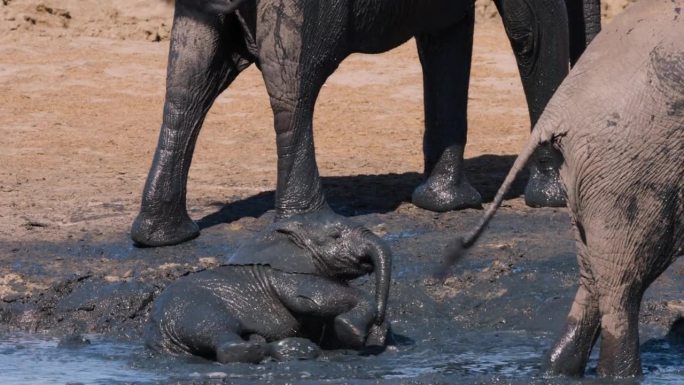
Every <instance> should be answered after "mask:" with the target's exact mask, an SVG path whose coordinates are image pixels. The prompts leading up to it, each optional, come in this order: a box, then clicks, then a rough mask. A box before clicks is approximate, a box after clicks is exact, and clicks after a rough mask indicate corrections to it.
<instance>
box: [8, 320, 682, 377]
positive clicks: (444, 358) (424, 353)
mask: <svg viewBox="0 0 684 385" xmlns="http://www.w3.org/2000/svg"><path fill="white" fill-rule="evenodd" d="M459 334H460V335H459V336H458V337H455V338H452V339H450V340H444V341H439V342H438V341H421V342H417V343H413V342H412V343H404V344H402V345H401V346H399V347H398V349H397V351H394V352H386V353H384V354H382V355H379V356H359V355H357V354H351V353H349V354H345V353H344V352H330V353H327V354H326V355H325V356H324V357H322V358H320V359H318V360H316V361H295V362H284V363H277V362H266V363H264V364H261V365H247V364H232V365H218V364H215V363H211V362H209V361H205V360H201V359H196V358H188V357H184V358H168V357H159V356H154V355H152V354H151V353H150V352H148V351H147V350H146V349H145V348H144V347H143V346H142V345H141V344H134V343H122V342H113V341H108V340H103V339H99V338H98V337H97V336H90V337H88V339H89V340H90V341H91V343H90V344H82V345H79V346H70V347H64V346H61V345H60V344H59V341H58V340H57V339H49V338H41V337H39V336H36V335H28V334H13V335H4V336H0V373H2V376H1V377H2V379H1V381H0V382H1V383H2V384H3V385H19V384H21V385H29V384H30V385H42V384H50V385H52V384H97V385H115V384H169V383H178V384H194V383H208V384H212V383H231V384H233V383H234V384H242V383H245V384H247V383H273V384H281V383H288V384H297V383H299V384H313V383H322V382H324V383H332V384H367V383H387V384H401V383H412V384H413V383H425V384H437V383H453V381H458V382H457V383H459V384H464V383H465V384H468V383H473V384H474V383H477V384H489V383H492V384H494V383H496V384H502V383H503V384H507V383H515V384H517V383H528V384H529V383H539V384H542V383H544V384H546V383H554V384H566V383H567V384H576V383H586V384H594V383H605V381H600V380H599V379H597V378H596V377H595V372H593V371H592V370H591V369H590V370H589V372H588V375H587V378H585V379H584V380H582V381H579V382H578V381H577V380H570V379H562V378H553V379H550V378H544V377H543V376H542V375H541V373H540V362H541V359H542V356H543V352H544V350H545V349H547V348H548V346H549V345H550V344H551V341H552V336H550V335H547V334H537V335H531V334H530V333H526V332H491V333H487V334H482V333H477V332H468V333H459ZM642 350H643V357H642V360H643V366H644V372H645V373H646V376H645V377H644V379H643V380H642V381H640V382H639V383H641V384H665V385H671V384H672V385H674V384H681V383H683V382H684V351H682V350H681V349H673V348H672V347H671V346H669V344H668V343H667V342H666V341H664V340H650V341H648V342H647V343H646V344H645V345H643V346H642ZM595 366H596V357H595V356H594V357H593V359H592V360H591V362H590V363H589V368H592V367H595Z"/></svg>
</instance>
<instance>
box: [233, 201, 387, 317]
mask: <svg viewBox="0 0 684 385" xmlns="http://www.w3.org/2000/svg"><path fill="white" fill-rule="evenodd" d="M229 264H232V265H253V264H257V265H268V266H271V267H272V268H275V269H278V270H282V271H286V272H291V273H304V274H316V275H320V276H325V277H329V278H332V279H337V280H342V281H348V280H351V279H354V278H357V277H360V276H362V275H365V274H370V273H372V272H375V299H376V303H377V313H376V324H378V325H380V324H382V322H383V321H384V318H385V311H386V308H387V297H388V294H389V288H390V273H391V252H390V250H389V247H388V246H387V245H386V244H385V242H383V241H382V240H381V239H380V238H379V237H378V236H377V235H375V234H373V233H372V232H370V231H368V230H366V229H365V228H364V227H363V226H361V225H359V224H356V223H354V222H353V221H350V220H349V219H347V218H345V217H342V216H339V215H336V214H334V213H332V212H331V211H328V210H324V211H316V212H313V213H307V214H300V215H296V216H293V217H290V218H288V219H284V220H282V221H279V222H276V223H274V224H273V225H271V226H269V227H268V228H267V229H266V230H265V231H263V232H261V233H260V234H258V235H257V236H256V237H254V238H253V239H251V240H250V241H248V242H247V243H245V244H243V245H242V246H241V247H240V248H239V249H238V250H237V251H236V253H235V254H234V255H233V256H232V257H231V258H230V260H229Z"/></svg>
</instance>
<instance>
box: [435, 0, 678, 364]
mask: <svg viewBox="0 0 684 385" xmlns="http://www.w3.org/2000/svg"><path fill="white" fill-rule="evenodd" d="M682 9H684V1H683V0H652V1H643V2H638V3H636V4H634V5H632V6H631V7H630V8H628V9H627V10H626V11H625V12H624V14H622V15H620V16H619V17H617V18H616V19H615V20H614V21H613V22H612V23H611V25H610V28H609V29H608V30H605V31H604V32H602V33H600V34H599V35H598V36H597V37H596V39H595V40H594V42H593V43H592V44H591V45H590V46H589V47H588V49H587V51H586V52H585V53H584V55H583V56H582V58H581V59H580V60H579V62H578V63H577V65H576V66H575V67H574V68H573V70H572V71H571V72H570V75H569V76H568V78H567V79H566V80H565V81H564V82H563V84H562V85H561V86H560V87H559V89H558V92H556V94H555V95H554V96H553V98H552V99H551V101H550V102H549V104H548V106H547V108H546V110H545V111H544V113H543V115H542V116H541V118H540V120H539V122H538V124H537V125H536V127H535V128H534V131H533V132H532V136H531V138H530V141H529V142H528V144H527V146H526V148H525V150H524V151H523V153H522V154H521V155H520V157H519V158H518V159H517V160H516V162H515V164H514V166H513V169H512V170H511V173H510V174H509V175H508V177H507V178H506V180H505V182H504V185H503V186H502V188H501V189H500V190H499V193H498V194H497V197H496V198H495V203H494V204H493V205H492V206H491V207H490V208H488V209H487V213H486V214H485V216H484V217H483V219H482V221H481V222H480V225H479V226H478V227H477V228H476V230H475V231H474V232H473V233H471V234H470V235H469V236H468V237H467V238H465V239H463V240H459V241H457V242H455V243H453V244H451V245H450V248H449V250H450V255H449V257H448V259H450V260H451V261H452V262H453V261H455V260H457V259H458V258H459V257H460V256H461V255H462V251H463V248H468V247H470V246H471V245H472V244H473V243H474V242H475V240H476V239H477V238H478V237H479V235H480V234H481V233H482V230H483V229H484V227H485V225H486V224H487V222H488V221H489V219H491V217H492V215H493V214H494V212H495V211H496V208H497V207H498V206H499V205H500V204H501V201H502V199H503V194H504V193H505V191H506V190H507V189H508V188H510V185H511V183H512V181H513V178H514V177H515V175H516V174H517V173H518V172H519V171H520V169H521V168H522V167H523V165H524V163H525V162H526V160H527V159H529V157H530V156H531V154H532V153H533V151H534V150H535V148H537V146H538V145H539V144H540V143H550V144H552V145H553V146H555V147H557V148H558V149H559V150H560V151H561V153H562V155H563V157H564V159H565V161H564V164H563V166H562V168H561V177H562V180H563V184H564V186H565V189H566V191H567V197H568V206H569V208H570V210H571V218H572V221H573V226H574V229H575V233H576V238H577V254H578V261H579V265H580V282H579V289H578V291H577V294H576V297H575V301H574V303H573V305H572V308H571V310H570V314H569V315H568V319H567V325H566V328H565V332H564V333H563V335H562V336H561V337H560V339H559V340H558V342H557V343H556V345H555V346H554V347H553V348H552V350H551V352H550V354H549V357H548V362H547V367H548V369H549V371H551V372H552V373H562V374H568V375H575V376H580V375H582V374H583V373H584V369H585V366H586V364H587V360H588V358H589V354H590V352H591V350H592V348H593V345H594V344H595V342H596V339H597V337H598V336H599V335H600V336H601V344H600V345H601V346H600V356H599V363H598V373H599V375H602V376H618V377H624V376H635V375H639V374H641V372H642V369H641V362H640V354H639V307H640V304H641V299H642V296H643V294H644V291H646V289H647V288H648V286H649V285H650V284H651V283H652V282H653V281H654V280H655V279H656V278H657V277H658V276H659V275H660V274H661V273H662V272H663V271H664V270H665V269H666V268H667V267H668V266H669V265H670V264H671V263H672V262H673V261H674V260H675V259H676V258H677V257H678V256H681V255H684V163H683V162H684V161H683V160H684V39H682V36H684V17H683V16H682Z"/></svg>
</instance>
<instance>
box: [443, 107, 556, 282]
mask: <svg viewBox="0 0 684 385" xmlns="http://www.w3.org/2000/svg"><path fill="white" fill-rule="evenodd" d="M557 123H558V121H557V120H556V119H554V118H553V117H552V116H551V114H550V113H549V111H548V108H547V110H546V111H545V112H544V115H542V117H541V118H540V119H539V123H538V124H537V125H536V126H535V128H534V130H532V133H531V134H530V137H529V139H528V140H527V143H526V144H525V147H524V148H523V150H522V152H521V153H520V154H519V155H518V157H517V159H516V160H515V162H514V163H513V166H512V167H511V170H510V171H509V172H508V175H506V179H504V181H503V183H502V184H501V187H499V190H498V191H497V192H496V196H495V197H494V201H493V202H492V203H491V204H490V205H489V207H487V209H486V210H485V212H484V214H483V215H482V218H480V221H479V222H478V224H477V226H475V229H474V230H473V231H472V232H470V233H469V234H468V235H466V236H465V237H457V238H456V239H454V240H452V241H451V242H449V244H448V245H447V247H446V250H445V256H444V259H443V261H442V265H441V266H440V268H439V270H438V271H436V272H435V276H436V277H437V278H440V279H443V278H445V277H446V275H447V274H448V272H449V269H450V267H451V266H452V265H454V264H455V263H456V262H458V261H459V260H461V259H462V258H463V256H465V254H466V251H467V250H468V249H469V248H470V247H471V246H473V244H475V242H476V241H477V240H478V239H479V238H480V235H482V233H483V232H484V230H485V229H486V228H487V224H489V221H490V220H491V219H492V218H493V217H494V214H496V211H497V210H498V208H499V207H500V206H501V203H502V202H503V200H504V195H506V193H508V191H509V190H510V188H511V185H512V184H513V181H515V178H516V177H517V176H518V174H519V173H520V171H522V170H523V168H525V165H526V164H527V162H528V161H529V159H530V158H531V157H532V154H534V151H535V150H536V149H537V147H538V146H539V144H540V143H543V142H547V141H552V140H554V139H555V138H556V137H558V136H563V135H564V134H561V133H557V132H554V131H555V130H556V128H558V127H559V124H557Z"/></svg>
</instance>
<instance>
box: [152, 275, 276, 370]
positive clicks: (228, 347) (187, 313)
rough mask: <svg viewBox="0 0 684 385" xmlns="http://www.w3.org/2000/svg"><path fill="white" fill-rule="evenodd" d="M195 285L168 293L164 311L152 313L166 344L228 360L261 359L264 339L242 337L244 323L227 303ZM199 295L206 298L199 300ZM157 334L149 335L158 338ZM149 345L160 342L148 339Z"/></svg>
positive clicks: (265, 352)
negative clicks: (157, 321) (193, 291)
mask: <svg viewBox="0 0 684 385" xmlns="http://www.w3.org/2000/svg"><path fill="white" fill-rule="evenodd" d="M192 290H193V289H192V288H190V289H188V290H183V291H182V292H175V293H172V294H171V293H168V294H167V297H166V298H165V299H163V300H162V301H165V302H166V303H165V305H164V308H163V309H164V311H163V312H157V311H155V313H153V317H155V318H156V317H158V318H160V319H161V320H160V321H159V323H158V324H159V328H158V329H159V331H160V332H161V333H160V334H161V335H163V336H165V341H164V343H163V345H165V346H171V345H176V346H177V347H179V348H180V350H184V351H187V352H189V353H191V354H195V355H199V356H203V357H206V358H208V359H215V360H216V361H219V362H222V363H226V362H259V361H261V360H263V359H264V357H265V356H266V354H267V352H268V346H267V344H266V343H265V340H264V339H259V338H251V339H249V340H245V339H244V338H242V335H243V334H244V333H243V330H242V325H241V323H240V321H239V319H237V318H236V317H235V315H234V314H232V313H231V312H230V311H229V310H228V308H226V304H225V303H224V302H223V301H222V300H221V299H219V298H218V297H215V296H207V295H206V292H203V291H201V290H200V291H197V292H195V293H192ZM196 298H203V300H202V301H197V300H196ZM155 337H156V335H155V334H151V335H149V337H148V338H155ZM147 344H148V345H150V346H152V345H154V344H157V342H156V341H154V340H149V339H148V342H147ZM174 350H178V349H174Z"/></svg>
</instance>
